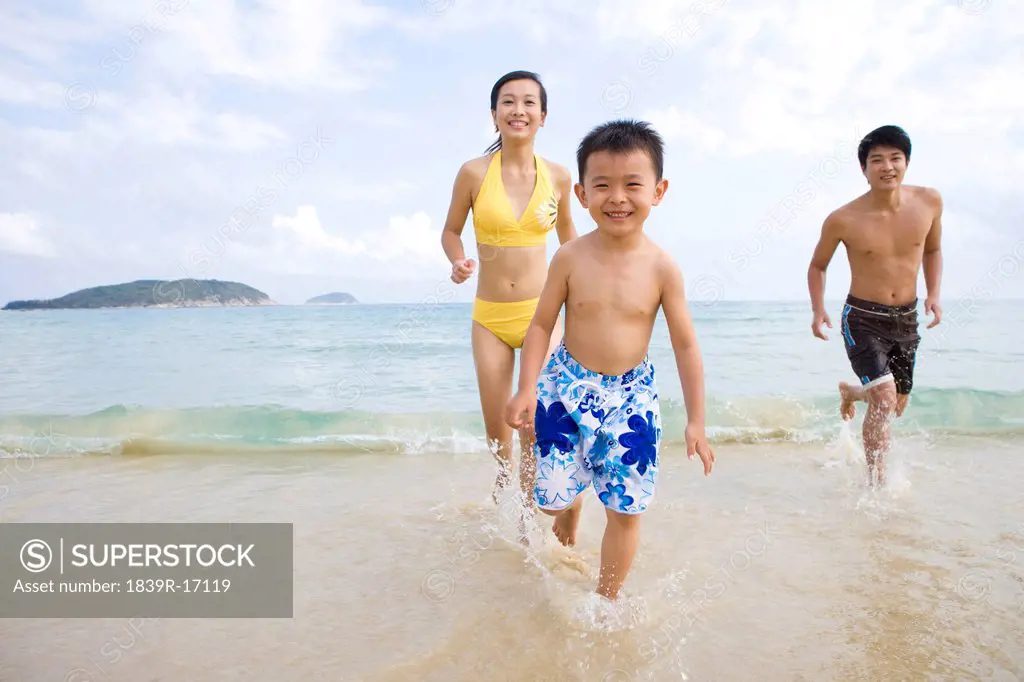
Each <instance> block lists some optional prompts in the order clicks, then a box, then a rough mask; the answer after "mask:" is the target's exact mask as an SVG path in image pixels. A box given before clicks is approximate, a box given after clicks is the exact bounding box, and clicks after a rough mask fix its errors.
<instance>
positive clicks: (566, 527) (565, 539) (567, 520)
mask: <svg viewBox="0 0 1024 682" xmlns="http://www.w3.org/2000/svg"><path fill="white" fill-rule="evenodd" d="M582 511H583V496H582V495H580V496H579V497H577V498H576V500H575V501H574V502H573V503H572V504H571V505H570V506H569V507H568V508H567V509H566V510H565V511H564V512H562V513H561V514H559V515H558V516H556V517H555V522H554V523H553V524H551V530H552V531H553V532H554V534H555V537H556V538H558V541H559V542H561V543H562V544H563V545H565V546H566V547H572V546H574V545H575V544H576V529H577V528H578V527H579V525H580V512H582Z"/></svg>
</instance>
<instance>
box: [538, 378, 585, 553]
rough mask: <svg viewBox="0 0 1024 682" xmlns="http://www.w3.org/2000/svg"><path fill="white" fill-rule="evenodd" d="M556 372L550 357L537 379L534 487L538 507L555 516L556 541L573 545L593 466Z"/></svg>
mask: <svg viewBox="0 0 1024 682" xmlns="http://www.w3.org/2000/svg"><path fill="white" fill-rule="evenodd" d="M558 376H559V373H558V371H557V369H555V368H554V367H553V366H552V361H551V360H549V361H548V368H547V370H546V371H544V372H541V376H540V379H539V381H538V382H537V411H536V413H535V415H534V437H535V441H534V447H533V454H534V462H535V463H536V474H535V477H534V484H533V486H534V487H533V491H534V497H535V501H536V504H537V508H538V509H539V510H540V511H542V512H543V513H545V514H547V515H548V516H554V517H555V521H554V523H553V524H552V525H551V530H552V532H553V533H554V534H555V536H556V537H557V538H558V540H559V542H561V543H562V544H563V545H565V546H567V547H572V546H573V545H575V544H576V529H577V527H578V526H579V522H580V513H581V512H582V511H583V497H582V495H581V493H583V492H584V491H585V490H586V489H587V488H588V487H589V486H590V483H591V480H592V478H593V470H592V469H591V468H590V463H589V462H588V461H587V459H586V457H585V456H584V454H583V453H584V451H585V447H586V445H585V444H586V439H585V438H584V435H583V433H582V431H581V430H580V427H579V422H578V421H577V420H578V419H579V414H578V412H577V411H576V410H575V409H574V408H570V409H566V403H565V402H563V401H562V398H561V396H560V394H559V384H558ZM566 402H568V401H566ZM570 405H571V403H570ZM570 410H571V411H570Z"/></svg>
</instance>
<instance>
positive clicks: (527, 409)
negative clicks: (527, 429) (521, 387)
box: [505, 391, 537, 429]
mask: <svg viewBox="0 0 1024 682" xmlns="http://www.w3.org/2000/svg"><path fill="white" fill-rule="evenodd" d="M536 412H537V394H536V392H534V391H517V392H516V394H515V395H514V396H512V400H509V401H508V405H507V406H506V407H505V423H506V424H508V425H509V426H511V427H512V428H513V429H521V428H523V427H524V426H526V425H528V424H532V423H533V417H534V415H535V414H536Z"/></svg>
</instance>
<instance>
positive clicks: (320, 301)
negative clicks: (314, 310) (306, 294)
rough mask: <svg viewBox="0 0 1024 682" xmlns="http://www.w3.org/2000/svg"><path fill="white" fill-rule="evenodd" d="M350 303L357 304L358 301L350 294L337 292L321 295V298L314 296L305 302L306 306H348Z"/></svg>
mask: <svg viewBox="0 0 1024 682" xmlns="http://www.w3.org/2000/svg"><path fill="white" fill-rule="evenodd" d="M351 303H359V301H357V300H356V297H355V296H353V295H352V294H346V293H344V292H339V291H334V292H331V293H329V294H323V295H321V296H314V297H313V298H311V299H309V300H308V301H306V305H349V304H351Z"/></svg>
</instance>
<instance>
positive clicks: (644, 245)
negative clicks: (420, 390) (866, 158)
mask: <svg viewBox="0 0 1024 682" xmlns="http://www.w3.org/2000/svg"><path fill="white" fill-rule="evenodd" d="M576 159H577V164H578V166H579V178H580V182H579V183H578V184H577V185H576V187H575V191H576V196H577V197H578V198H579V200H580V203H581V204H582V205H583V207H584V208H586V209H587V210H588V211H589V212H590V215H591V217H592V218H593V219H594V221H595V222H596V223H597V229H596V230H594V231H593V232H590V233H589V234H586V235H584V236H582V237H578V238H577V239H575V240H573V241H571V242H567V243H566V244H564V245H562V246H561V247H560V248H559V249H558V251H557V252H556V253H555V255H554V257H553V258H552V260H551V265H550V268H549V271H548V277H547V282H546V284H545V286H544V289H543V291H542V293H541V296H540V301H539V303H538V305H537V310H536V312H535V313H534V317H533V321H532V323H531V324H530V328H529V330H528V331H527V333H526V339H525V342H524V345H523V350H522V355H521V360H520V362H521V367H520V373H519V390H518V392H517V393H516V394H515V396H513V397H512V399H511V400H510V401H509V403H508V407H507V410H506V421H507V422H508V424H509V425H510V426H512V427H513V428H516V429H518V428H520V427H522V426H523V425H524V424H528V423H531V422H535V429H536V442H535V445H534V452H535V455H536V466H537V471H536V481H535V484H534V494H535V497H536V500H537V506H538V508H539V509H540V510H541V511H542V512H544V513H545V514H548V515H550V516H554V517H555V521H554V524H553V526H552V530H553V531H554V533H555V535H556V536H557V537H558V539H559V540H560V541H561V542H562V544H563V545H566V546H572V545H574V544H575V543H576V528H577V525H578V524H579V520H580V512H581V511H582V504H583V498H582V497H581V496H580V493H582V492H584V491H585V490H586V489H587V487H588V486H589V485H590V484H591V483H593V485H594V488H595V490H596V492H597V496H598V499H600V500H601V503H602V504H604V506H605V511H606V515H607V525H606V526H605V533H604V540H603V541H602V543H601V574H600V578H599V581H598V586H597V593H598V594H600V595H603V596H604V597H607V598H608V599H611V600H615V599H617V597H618V594H619V590H620V589H621V587H622V584H623V582H624V581H625V578H626V575H627V574H628V573H629V568H630V566H631V564H632V563H633V556H634V554H636V549H637V544H638V540H639V532H640V525H639V523H640V514H642V513H643V512H644V511H646V510H647V507H648V505H649V504H650V503H651V501H652V499H653V497H654V493H655V489H656V487H657V482H658V467H659V463H658V453H659V452H660V449H661V412H660V408H659V402H658V389H657V384H656V383H655V379H654V366H653V365H652V364H651V362H650V360H649V359H648V358H647V348H648V345H649V344H650V340H651V330H652V328H653V326H654V322H655V317H656V316H657V314H658V309H659V307H660V308H661V309H663V310H664V311H665V318H666V321H667V322H668V329H669V333H670V335H671V339H672V346H673V348H674V349H675V357H676V364H677V366H678V369H679V377H680V379H681V381H682V387H683V394H684V397H685V402H686V414H687V418H688V422H687V426H686V447H687V454H688V455H689V457H690V459H693V455H694V453H695V452H696V453H697V454H698V455H700V459H701V461H702V462H703V463H704V475H705V476H707V475H708V474H710V473H711V468H712V465H713V463H714V461H715V455H714V453H713V452H712V450H711V448H710V447H709V445H708V442H707V437H706V436H705V433H704V376H703V374H704V370H703V362H702V360H701V355H700V348H699V346H698V344H697V338H696V335H695V333H694V329H693V324H692V322H691V320H690V314H689V311H688V309H687V304H686V297H685V294H684V292H683V278H682V275H681V273H680V271H679V268H678V267H677V266H676V264H675V263H674V262H673V260H672V259H671V257H670V256H669V255H668V254H667V253H665V252H664V251H663V250H661V249H660V248H659V247H658V246H657V245H656V244H654V243H653V242H652V241H651V240H650V239H648V237H647V236H646V235H645V234H644V231H643V230H644V221H645V220H647V216H648V215H649V214H650V212H651V207H652V206H656V205H658V204H659V203H661V200H662V198H663V197H664V196H665V191H666V190H667V189H668V181H667V180H665V179H663V178H662V171H663V144H662V140H661V137H660V136H659V135H658V134H657V133H656V132H655V131H654V130H652V129H651V127H650V126H649V125H648V124H646V123H642V122H635V121H613V122H611V123H606V124H604V125H601V126H598V127H597V128H595V129H594V130H592V131H591V132H590V133H589V134H588V135H587V136H586V137H585V138H583V141H582V142H581V143H580V146H579V149H578V150H577V152H576ZM563 304H564V305H565V335H564V337H563V339H562V342H561V343H560V344H559V346H558V347H557V349H556V350H555V352H554V353H553V354H552V355H551V356H550V358H549V359H548V362H547V365H546V366H544V367H543V373H542V371H541V370H542V364H543V362H544V359H545V354H546V353H547V349H548V343H549V341H550V338H551V333H552V328H553V327H554V325H555V321H556V319H557V318H558V315H559V312H560V311H561V309H562V305H563Z"/></svg>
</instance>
